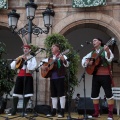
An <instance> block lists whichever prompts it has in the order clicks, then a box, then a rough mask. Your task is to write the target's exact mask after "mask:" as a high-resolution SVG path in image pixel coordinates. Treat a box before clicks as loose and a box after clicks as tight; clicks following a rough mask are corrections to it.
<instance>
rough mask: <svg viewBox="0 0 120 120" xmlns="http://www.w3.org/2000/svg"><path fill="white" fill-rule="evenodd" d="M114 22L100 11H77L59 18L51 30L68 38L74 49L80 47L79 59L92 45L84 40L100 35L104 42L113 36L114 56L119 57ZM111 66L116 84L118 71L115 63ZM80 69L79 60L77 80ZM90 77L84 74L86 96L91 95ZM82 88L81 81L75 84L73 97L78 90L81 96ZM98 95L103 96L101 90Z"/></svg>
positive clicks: (90, 39)
mask: <svg viewBox="0 0 120 120" xmlns="http://www.w3.org/2000/svg"><path fill="white" fill-rule="evenodd" d="M116 23H119V22H118V21H116V20H115V19H113V18H111V17H110V16H107V15H104V14H101V13H90V12H87V13H77V14H74V15H70V16H68V17H66V18H65V19H63V20H61V21H60V22H59V23H58V24H56V25H55V26H54V28H53V32H58V33H60V34H63V35H64V36H65V37H66V38H68V41H69V42H70V44H72V45H73V47H74V48H75V50H78V49H81V53H80V58H81V59H82V57H83V56H84V55H85V54H86V53H88V52H90V51H91V50H92V46H91V45H86V41H89V42H91V41H92V39H93V38H95V37H100V38H101V39H103V41H104V43H106V42H107V41H108V40H109V39H110V38H111V37H114V38H115V39H116V41H117V44H116V45H115V46H114V47H115V48H114V51H115V58H116V59H119V57H120V55H119V54H120V53H119V50H120V47H119V42H120V41H119V40H120V34H119V32H120V30H119V28H118V26H117V24H116ZM119 24H120V23H119ZM81 44H84V46H85V47H84V48H81ZM111 49H112V48H111ZM116 53H117V54H116ZM113 66H114V68H113V69H114V73H115V74H114V81H115V82H116V83H117V85H118V78H119V77H120V76H119V74H120V72H118V71H116V66H117V65H116V63H115V65H113ZM118 69H119V70H120V68H117V70H118ZM82 71H83V68H82V67H81V61H80V65H79V72H78V74H77V76H78V80H79V79H80V78H81V74H82V73H83V72H82ZM91 78H92V76H90V75H86V87H87V90H86V95H87V96H88V97H90V96H91V81H92V80H91ZM119 85H120V84H119ZM83 89H84V88H83V82H82V81H81V82H80V84H79V86H76V91H75V93H74V95H73V97H75V95H76V94H77V93H78V92H79V93H80V94H81V96H83V95H84V93H83ZM100 96H101V97H103V96H104V92H103V90H101V94H100Z"/></svg>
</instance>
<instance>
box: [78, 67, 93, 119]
mask: <svg viewBox="0 0 120 120" xmlns="http://www.w3.org/2000/svg"><path fill="white" fill-rule="evenodd" d="M85 71H86V67H85V68H84V71H83V73H82V75H81V78H80V81H79V83H80V82H81V80H82V79H83V84H84V101H85V102H84V118H82V119H79V120H87V119H91V120H94V119H93V118H92V117H91V116H90V117H88V116H87V112H86V89H85V88H86V87H85V74H86V72H85Z"/></svg>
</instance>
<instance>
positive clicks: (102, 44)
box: [96, 38, 104, 46]
mask: <svg viewBox="0 0 120 120" xmlns="http://www.w3.org/2000/svg"><path fill="white" fill-rule="evenodd" d="M96 39H97V40H99V41H100V42H101V46H104V43H103V40H102V39H100V38H96Z"/></svg>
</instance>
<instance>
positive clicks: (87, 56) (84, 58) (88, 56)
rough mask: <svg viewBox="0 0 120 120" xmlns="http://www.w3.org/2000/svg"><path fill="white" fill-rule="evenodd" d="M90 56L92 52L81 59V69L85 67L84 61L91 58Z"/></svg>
mask: <svg viewBox="0 0 120 120" xmlns="http://www.w3.org/2000/svg"><path fill="white" fill-rule="evenodd" d="M91 54H92V52H90V53H88V54H87V55H86V56H84V57H83V59H82V66H83V67H86V65H85V61H86V59H87V58H91Z"/></svg>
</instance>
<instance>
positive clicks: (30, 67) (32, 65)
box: [27, 57, 37, 70]
mask: <svg viewBox="0 0 120 120" xmlns="http://www.w3.org/2000/svg"><path fill="white" fill-rule="evenodd" d="M36 67H37V61H36V58H35V57H33V58H32V59H30V60H28V61H27V69H28V70H34V69H35V68H36Z"/></svg>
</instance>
